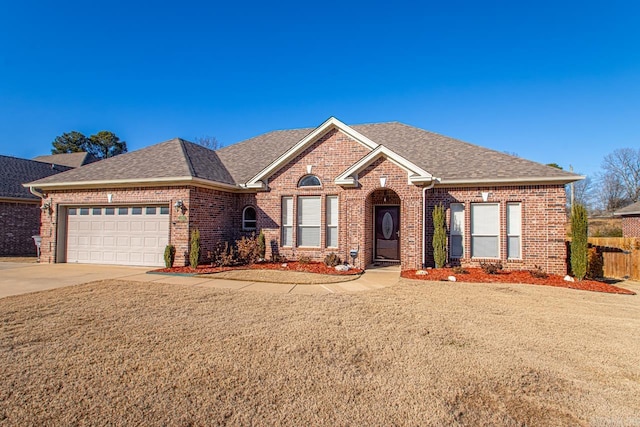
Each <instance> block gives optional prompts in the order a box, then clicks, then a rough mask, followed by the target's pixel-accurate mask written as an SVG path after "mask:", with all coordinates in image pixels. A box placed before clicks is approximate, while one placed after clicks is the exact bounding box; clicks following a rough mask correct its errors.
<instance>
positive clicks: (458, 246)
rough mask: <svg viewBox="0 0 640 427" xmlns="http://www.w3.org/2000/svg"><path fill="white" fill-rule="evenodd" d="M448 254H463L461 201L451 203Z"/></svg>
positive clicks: (456, 256) (454, 255) (462, 212)
mask: <svg viewBox="0 0 640 427" xmlns="http://www.w3.org/2000/svg"><path fill="white" fill-rule="evenodd" d="M449 254H450V256H451V258H462V257H463V255H464V205H463V204H462V203H452V204H451V226H450V232H449Z"/></svg>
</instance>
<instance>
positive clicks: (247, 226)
mask: <svg viewBox="0 0 640 427" xmlns="http://www.w3.org/2000/svg"><path fill="white" fill-rule="evenodd" d="M256 224H257V218H256V210H255V208H254V207H253V206H247V207H245V208H244V209H243V210H242V229H243V230H255V229H256Z"/></svg>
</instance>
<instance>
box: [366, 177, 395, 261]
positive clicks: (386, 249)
mask: <svg viewBox="0 0 640 427" xmlns="http://www.w3.org/2000/svg"><path fill="white" fill-rule="evenodd" d="M367 205H368V211H369V218H370V220H369V221H368V224H367V228H368V230H367V232H368V235H369V236H371V237H372V241H371V246H370V247H369V248H370V254H369V257H368V258H369V260H370V261H369V262H370V263H373V264H376V263H382V264H394V263H398V264H399V263H400V259H401V253H400V250H401V248H400V247H401V245H400V237H401V236H400V230H401V227H400V226H401V224H400V218H401V200H400V196H398V194H397V193H396V192H395V191H393V190H392V189H389V188H378V189H376V190H374V191H373V192H371V193H370V194H369V196H368V197H367Z"/></svg>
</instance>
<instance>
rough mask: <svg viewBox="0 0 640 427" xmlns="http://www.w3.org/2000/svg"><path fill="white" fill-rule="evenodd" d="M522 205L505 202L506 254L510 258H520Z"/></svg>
mask: <svg viewBox="0 0 640 427" xmlns="http://www.w3.org/2000/svg"><path fill="white" fill-rule="evenodd" d="M521 239H522V205H521V204H520V203H507V256H508V257H509V258H510V259H520V258H522V252H521V244H520V242H521Z"/></svg>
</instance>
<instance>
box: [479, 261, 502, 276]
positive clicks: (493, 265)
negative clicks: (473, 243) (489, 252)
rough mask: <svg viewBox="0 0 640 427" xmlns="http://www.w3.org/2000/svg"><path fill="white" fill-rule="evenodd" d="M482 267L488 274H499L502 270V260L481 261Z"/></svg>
mask: <svg viewBox="0 0 640 427" xmlns="http://www.w3.org/2000/svg"><path fill="white" fill-rule="evenodd" d="M480 268H481V269H482V271H484V272H485V273H487V274H498V273H499V272H500V271H501V270H502V268H503V267H502V262H500V261H498V262H481V263H480Z"/></svg>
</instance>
